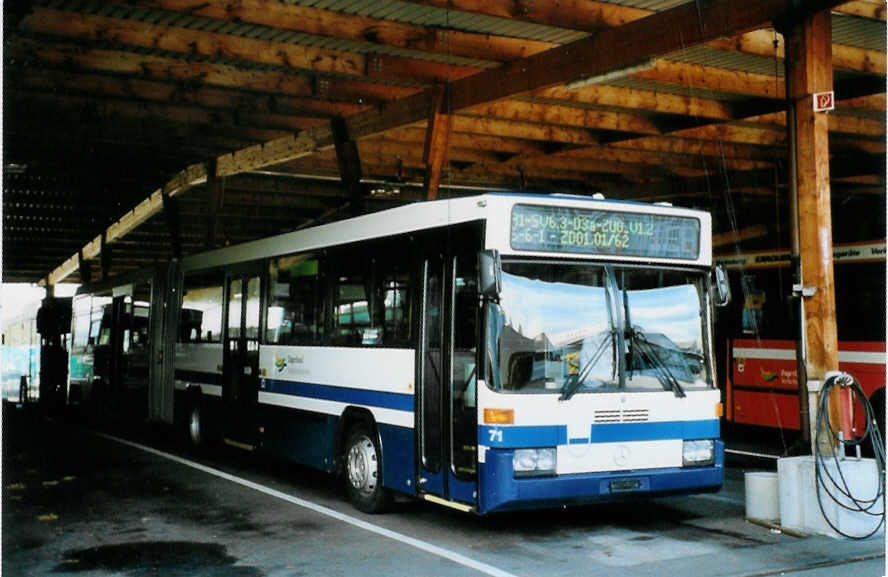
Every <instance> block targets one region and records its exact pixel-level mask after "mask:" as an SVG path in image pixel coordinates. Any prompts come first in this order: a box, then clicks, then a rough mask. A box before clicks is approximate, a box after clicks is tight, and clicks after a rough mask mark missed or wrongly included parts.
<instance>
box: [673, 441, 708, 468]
mask: <svg viewBox="0 0 888 577" xmlns="http://www.w3.org/2000/svg"><path fill="white" fill-rule="evenodd" d="M713 464H715V442H714V441H713V440H712V439H706V440H704V441H685V442H684V445H683V446H682V450H681V465H682V467H705V466H706V465H713Z"/></svg>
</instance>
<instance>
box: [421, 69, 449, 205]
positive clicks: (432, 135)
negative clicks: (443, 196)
mask: <svg viewBox="0 0 888 577" xmlns="http://www.w3.org/2000/svg"><path fill="white" fill-rule="evenodd" d="M447 96H448V90H447V88H446V86H444V85H438V86H436V87H435V94H434V98H433V99H432V102H431V104H432V106H431V110H430V111H429V123H428V128H426V139H425V148H424V149H423V153H422V160H423V162H424V163H425V165H426V174H425V183H424V186H423V188H424V189H425V191H426V200H434V199H435V198H437V197H438V186H439V185H440V184H441V170H442V169H443V168H444V164H445V163H446V162H447V150H448V148H450V133H451V132H452V130H453V116H452V115H451V114H449V110H447V108H448V106H447V102H448V98H447Z"/></svg>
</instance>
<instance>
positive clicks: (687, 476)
mask: <svg viewBox="0 0 888 577" xmlns="http://www.w3.org/2000/svg"><path fill="white" fill-rule="evenodd" d="M512 453H513V451H512V450H509V449H488V450H487V455H486V458H485V462H484V463H480V467H479V472H480V479H481V487H480V488H481V491H480V493H481V494H480V497H481V499H480V511H479V512H480V513H482V514H484V513H493V512H497V511H514V510H518V509H536V508H546V507H559V506H561V505H579V504H584V503H594V502H606V501H620V500H626V499H638V498H639V497H648V496H650V497H656V496H664V495H676V494H689V493H707V492H715V491H718V490H719V489H720V488H721V486H722V484H723V483H724V463H725V445H724V443H723V442H721V441H716V443H715V465H713V466H710V467H674V468H667V469H646V470H645V469H639V470H635V471H618V472H616V471H611V472H606V473H584V474H577V475H558V476H554V477H528V478H517V479H516V478H515V476H514V474H513V472H512Z"/></svg>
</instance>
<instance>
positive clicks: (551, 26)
mask: <svg viewBox="0 0 888 577" xmlns="http://www.w3.org/2000/svg"><path fill="white" fill-rule="evenodd" d="M787 4H790V2H789V1H788V0H782V1H778V0H754V1H750V2H744V3H737V2H729V1H727V0H707V1H705V2H703V1H700V2H696V3H695V2H691V3H684V2H683V1H681V0H611V1H610V2H604V1H599V0H533V1H523V0H412V1H409V2H404V1H396V0H357V1H354V0H296V1H295V2H279V1H277V0H200V1H198V0H120V1H114V2H100V1H94V0H44V1H39V2H34V3H32V2H21V1H19V2H4V3H3V8H4V103H5V105H4V115H3V121H4V125H3V129H4V130H3V144H4V158H3V162H4V186H3V189H4V196H3V212H4V218H3V257H4V258H3V278H4V281H6V282H10V281H32V282H33V281H37V280H40V279H45V278H47V276H48V275H50V274H51V273H52V276H51V277H50V281H51V282H57V281H59V280H62V279H63V278H64V279H65V280H78V279H79V271H78V265H79V262H78V261H79V260H80V259H78V258H77V257H76V256H74V257H72V255H76V254H77V253H78V251H81V254H82V260H83V261H85V262H89V261H90V260H93V261H94V262H93V265H92V267H91V268H92V269H93V270H94V271H96V270H101V269H103V268H104V269H105V270H106V271H107V272H109V273H110V274H117V273H120V272H124V271H126V270H129V269H134V268H140V267H143V266H146V265H149V264H152V263H154V262H158V261H160V260H164V259H166V258H169V257H170V256H171V255H172V254H174V253H175V252H176V251H180V252H182V253H185V254H187V253H191V252H195V251H199V250H202V249H204V248H206V247H208V246H215V245H220V244H226V243H237V242H242V241H245V240H249V239H253V238H257V237H262V236H267V235H270V234H274V233H278V232H283V231H288V230H292V229H294V228H296V227H300V226H306V225H307V224H310V223H314V222H322V221H325V220H330V219H335V218H339V217H342V216H347V215H350V214H353V213H355V212H360V211H366V210H375V209H378V208H384V207H387V206H390V205H391V204H392V203H398V202H409V201H416V200H421V199H422V198H424V197H425V190H426V188H425V187H426V185H427V184H428V183H427V182H426V181H427V180H429V179H430V178H431V179H432V184H433V188H434V182H436V181H438V182H440V185H441V189H440V192H438V196H447V195H453V194H466V193H470V192H475V191H477V190H488V189H497V190H516V191H531V192H541V191H543V192H571V193H578V194H591V193H593V192H603V193H604V194H605V195H606V196H607V197H610V198H620V199H639V200H655V201H661V200H668V201H672V202H674V203H676V204H681V205H685V206H695V207H700V208H704V209H707V210H711V211H713V214H714V216H715V222H716V226H717V229H718V230H717V232H719V233H722V234H723V235H724V236H722V237H719V239H724V242H726V243H728V242H743V243H744V246H762V247H768V248H770V247H779V246H785V245H786V238H787V237H786V235H787V232H786V231H787V229H788V227H787V226H786V225H785V224H784V223H785V221H786V220H787V216H788V212H787V211H788V209H787V208H786V205H787V193H786V186H785V182H786V176H785V175H786V173H787V170H788V169H787V166H786V165H787V163H786V158H787V133H786V114H785V112H784V109H785V100H784V82H783V76H784V46H783V37H782V35H780V34H779V33H778V32H777V31H775V29H774V28H773V27H772V26H773V24H772V23H773V22H774V21H775V20H777V21H780V20H781V19H782V18H783V17H785V15H786V13H785V6H784V5H787ZM802 4H803V5H805V6H806V8H808V9H810V8H811V7H813V6H814V5H818V6H821V5H822V6H828V7H833V10H834V12H833V17H832V36H833V49H832V62H833V68H834V82H835V89H836V98H837V107H836V110H835V111H834V112H833V113H831V115H830V146H831V149H832V160H831V174H832V190H833V195H834V198H835V202H836V203H838V206H839V207H840V208H841V210H840V211H838V212H839V216H838V217H837V218H842V219H848V220H850V221H854V220H855V218H864V217H866V218H872V217H870V215H871V214H873V213H874V211H875V213H876V214H877V216H876V217H875V221H876V222H877V223H883V222H884V220H883V219H884V212H885V211H884V202H885V106H886V102H885V74H886V71H885V69H886V57H885V51H886V49H885V3H884V2H882V1H879V0H856V1H853V2H848V3H845V4H840V5H836V2H826V1H819V0H818V1H810V2H803V3H802ZM724 31H728V32H729V34H728V35H727V36H725V35H724V34H723V32H724ZM438 169H440V172H439V171H438ZM164 196H165V197H166V198H167V201H166V203H165V204H164V201H163V197H164ZM140 203H141V204H140ZM164 207H165V208H164ZM842 211H844V212H842ZM214 215H215V218H214ZM109 227H110V228H109ZM870 228H872V229H874V230H875V231H876V232H877V233H878V231H880V230H881V234H882V235H884V224H882V226H881V228H880V227H879V226H878V225H876V226H872V227H870ZM103 233H104V236H105V241H104V242H102V239H101V236H102V235H103ZM837 238H841V235H840V234H839V235H837ZM852 240H855V239H852ZM858 240H863V239H858ZM103 249H104V250H103ZM101 254H104V255H105V257H104V258H105V261H104V262H102V257H101V256H99V255H101ZM94 275H95V273H94Z"/></svg>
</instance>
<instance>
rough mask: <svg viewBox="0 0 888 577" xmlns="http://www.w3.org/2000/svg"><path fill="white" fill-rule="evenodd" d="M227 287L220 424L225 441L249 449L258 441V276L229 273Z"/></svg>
mask: <svg viewBox="0 0 888 577" xmlns="http://www.w3.org/2000/svg"><path fill="white" fill-rule="evenodd" d="M227 289H228V293H227V295H226V318H227V323H226V327H225V347H224V350H225V355H224V359H223V373H224V389H223V391H222V397H223V399H224V404H225V408H224V411H223V414H224V417H223V418H224V421H223V428H224V433H225V435H226V442H227V443H228V444H231V445H235V446H238V447H241V448H244V449H250V450H252V449H253V448H255V447H256V445H257V441H258V431H257V430H256V403H257V399H258V390H259V374H258V373H259V318H260V314H259V311H260V300H261V291H260V276H259V275H258V274H249V273H248V274H235V275H231V276H229V278H228V283H227Z"/></svg>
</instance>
